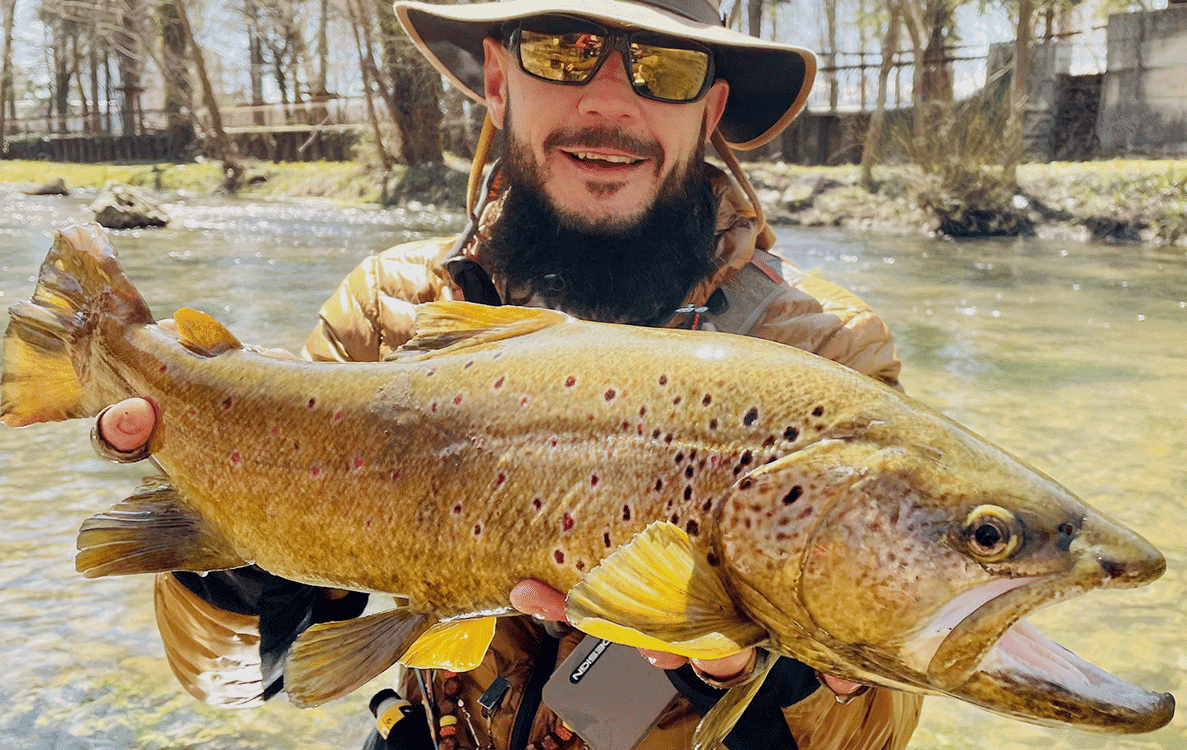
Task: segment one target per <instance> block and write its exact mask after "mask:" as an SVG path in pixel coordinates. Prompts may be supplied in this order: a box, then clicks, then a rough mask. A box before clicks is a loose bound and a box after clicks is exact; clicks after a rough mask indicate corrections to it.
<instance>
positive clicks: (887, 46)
mask: <svg viewBox="0 0 1187 750" xmlns="http://www.w3.org/2000/svg"><path fill="white" fill-rule="evenodd" d="M898 35H899V14H898V11H897V9H896V8H895V6H893V5H892V6H891V8H890V21H889V23H888V25H887V27H886V36H885V37H883V38H882V64H881V65H880V66H879V67H878V93H877V95H876V97H877V98H876V99H875V102H874V113H873V114H872V115H871V116H870V127H869V130H867V131H866V137H865V147H864V148H863V149H862V152H861V184H862V186H863V187H865V189H866V190H871V191H872V190H873V189H874V164H875V163H876V162H877V161H878V145H879V143H880V142H881V140H882V125H883V123H884V122H885V121H886V90H887V88H889V85H890V71H891V69H892V68H893V67H894V55H895V52H897V51H898Z"/></svg>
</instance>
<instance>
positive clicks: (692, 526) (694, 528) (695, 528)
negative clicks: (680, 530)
mask: <svg viewBox="0 0 1187 750" xmlns="http://www.w3.org/2000/svg"><path fill="white" fill-rule="evenodd" d="M684 530H685V531H687V532H688V535H689V536H696V535H697V534H699V533H700V531H701V527H700V524H698V523H697V522H696V521H694V520H692V519H691V518H690V519H689V520H688V523H686V524H684Z"/></svg>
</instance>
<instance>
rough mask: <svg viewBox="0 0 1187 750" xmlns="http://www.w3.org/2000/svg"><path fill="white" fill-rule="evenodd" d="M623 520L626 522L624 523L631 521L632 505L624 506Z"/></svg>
mask: <svg viewBox="0 0 1187 750" xmlns="http://www.w3.org/2000/svg"><path fill="white" fill-rule="evenodd" d="M622 520H624V521H629V520H631V506H630V505H624V506H622Z"/></svg>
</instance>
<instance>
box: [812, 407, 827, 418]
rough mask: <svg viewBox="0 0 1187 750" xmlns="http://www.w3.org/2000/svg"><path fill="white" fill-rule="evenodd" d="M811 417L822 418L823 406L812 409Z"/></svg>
mask: <svg viewBox="0 0 1187 750" xmlns="http://www.w3.org/2000/svg"><path fill="white" fill-rule="evenodd" d="M812 416H814V417H823V416H824V407H823V406H817V407H816V408H815V409H813V410H812Z"/></svg>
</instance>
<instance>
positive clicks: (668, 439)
mask: <svg viewBox="0 0 1187 750" xmlns="http://www.w3.org/2000/svg"><path fill="white" fill-rule="evenodd" d="M672 440H673V435H672V433H670V432H669V433H668V434H667V435H664V442H665V443H667V444H668V445H671V444H672Z"/></svg>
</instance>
